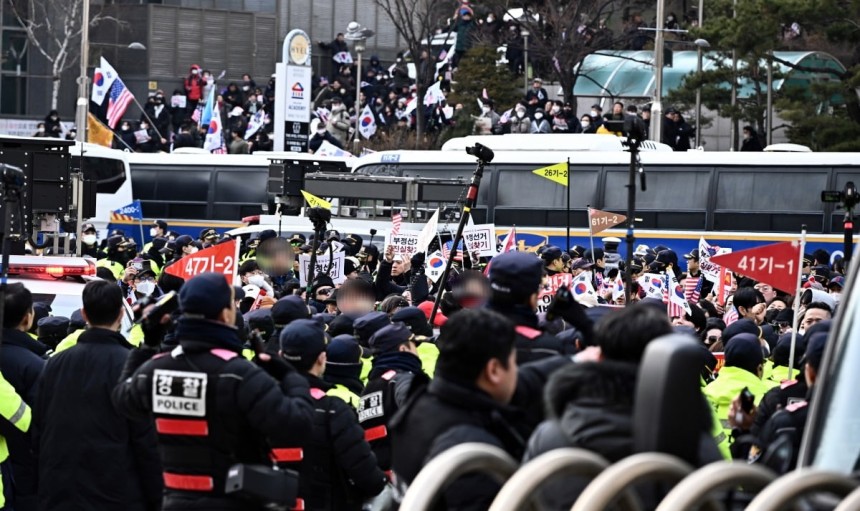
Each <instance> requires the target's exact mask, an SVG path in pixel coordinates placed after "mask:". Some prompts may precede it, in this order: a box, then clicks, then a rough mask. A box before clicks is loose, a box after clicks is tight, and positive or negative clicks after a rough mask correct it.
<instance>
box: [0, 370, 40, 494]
mask: <svg viewBox="0 0 860 511" xmlns="http://www.w3.org/2000/svg"><path fill="white" fill-rule="evenodd" d="M0 416H3V418H4V419H6V420H7V421H9V423H10V424H12V425H13V426H15V427H16V428H18V429H19V430H21V431H23V432H24V433H26V432H27V431H29V430H30V421H31V420H32V418H33V415H32V412H31V411H30V407H29V406H28V405H27V403H25V402H24V400H23V399H21V396H19V395H18V393H17V392H15V388H14V387H12V384H11V383H9V382H8V381H6V378H4V377H3V375H2V374H0ZM7 459H9V447H8V446H7V445H6V438H4V437H2V436H0V463H2V462H4V461H6V460H7ZM5 505H6V498H5V497H4V496H3V481H2V479H0V508H2V507H3V506H5Z"/></svg>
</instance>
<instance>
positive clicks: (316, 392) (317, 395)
mask: <svg viewBox="0 0 860 511" xmlns="http://www.w3.org/2000/svg"><path fill="white" fill-rule="evenodd" d="M311 397H312V398H314V399H316V400H320V399H322V398H324V397H325V391H323V390H322V389H311Z"/></svg>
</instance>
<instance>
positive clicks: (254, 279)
mask: <svg viewBox="0 0 860 511" xmlns="http://www.w3.org/2000/svg"><path fill="white" fill-rule="evenodd" d="M248 284H253V285H255V286H257V287H259V288H263V287H266V277H264V276H263V275H251V276H250V277H248Z"/></svg>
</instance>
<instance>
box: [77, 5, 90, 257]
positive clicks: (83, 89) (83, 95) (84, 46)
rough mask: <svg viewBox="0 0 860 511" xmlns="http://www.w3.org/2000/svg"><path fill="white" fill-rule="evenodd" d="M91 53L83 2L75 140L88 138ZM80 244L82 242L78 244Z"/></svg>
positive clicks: (88, 23)
mask: <svg viewBox="0 0 860 511" xmlns="http://www.w3.org/2000/svg"><path fill="white" fill-rule="evenodd" d="M89 54H90V3H89V2H88V1H85V2H83V12H82V13H81V57H80V61H81V70H80V73H79V75H78V102H77V104H76V105H75V127H76V128H77V129H78V132H77V136H76V137H75V140H77V141H78V142H84V141H86V139H87V106H88V102H89V100H88V98H87V66H88V65H89V59H88V57H89ZM78 245H80V244H78Z"/></svg>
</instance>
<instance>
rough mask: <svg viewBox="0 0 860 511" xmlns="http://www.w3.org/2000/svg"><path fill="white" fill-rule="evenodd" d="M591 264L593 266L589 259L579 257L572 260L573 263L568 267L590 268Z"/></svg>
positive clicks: (575, 268) (574, 268) (572, 268)
mask: <svg viewBox="0 0 860 511" xmlns="http://www.w3.org/2000/svg"><path fill="white" fill-rule="evenodd" d="M592 266H594V263H592V262H591V261H589V260H588V259H586V258H584V257H580V258H579V259H577V260H576V261H574V262H573V264H571V265H570V269H571V270H580V269H583V268H585V269H587V268H591V267H592Z"/></svg>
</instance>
